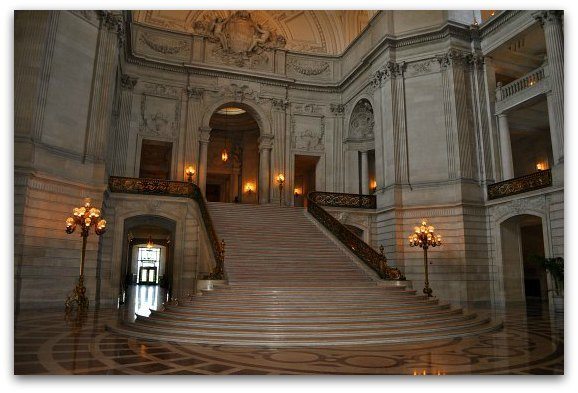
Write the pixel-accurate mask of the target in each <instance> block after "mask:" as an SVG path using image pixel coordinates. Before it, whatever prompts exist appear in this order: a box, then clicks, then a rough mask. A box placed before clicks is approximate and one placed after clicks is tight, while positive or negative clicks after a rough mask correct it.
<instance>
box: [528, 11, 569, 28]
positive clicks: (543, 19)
mask: <svg viewBox="0 0 578 393" xmlns="http://www.w3.org/2000/svg"><path fill="white" fill-rule="evenodd" d="M563 15H564V11H556V10H553V11H536V12H534V13H532V16H533V17H534V19H536V20H537V21H538V23H540V26H542V27H544V25H547V24H551V23H562V16H563Z"/></svg>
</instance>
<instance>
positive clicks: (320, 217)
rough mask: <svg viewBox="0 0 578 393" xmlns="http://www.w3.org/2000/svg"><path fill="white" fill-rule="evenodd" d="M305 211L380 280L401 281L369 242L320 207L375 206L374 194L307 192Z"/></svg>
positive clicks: (397, 271)
mask: <svg viewBox="0 0 578 393" xmlns="http://www.w3.org/2000/svg"><path fill="white" fill-rule="evenodd" d="M307 200H308V203H307V211H308V212H309V213H310V214H311V215H312V216H313V217H314V218H315V219H316V220H317V221H319V222H320V223H321V224H322V225H323V226H324V227H325V228H327V229H328V230H329V232H331V233H332V234H333V235H334V236H335V237H336V238H337V239H339V241H341V243H343V245H344V246H346V247H347V248H348V249H349V250H350V251H351V252H353V253H354V254H355V255H356V256H357V257H358V258H359V259H361V260H362V261H363V262H364V263H365V264H366V265H368V266H369V267H370V268H372V269H373V270H375V272H377V274H379V276H380V277H381V278H383V279H387V280H405V277H404V275H403V274H402V273H401V272H400V271H399V269H398V268H396V267H391V266H388V264H387V258H386V257H385V255H384V254H383V249H382V251H381V252H377V251H375V250H374V249H373V248H372V247H371V246H370V245H369V244H367V243H365V242H364V241H363V240H361V239H360V238H358V237H357V236H356V235H355V234H354V233H353V232H351V231H350V230H349V229H348V228H347V227H346V226H345V225H343V224H342V223H341V222H339V220H338V219H336V218H335V217H333V216H332V215H331V214H329V213H328V212H327V211H326V210H325V209H323V208H322V207H321V206H322V205H324V206H331V207H351V208H362V209H375V205H376V202H375V200H376V198H375V195H357V194H340V193H335V192H317V191H316V192H310V193H309V195H307Z"/></svg>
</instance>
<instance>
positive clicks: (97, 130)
mask: <svg viewBox="0 0 578 393" xmlns="http://www.w3.org/2000/svg"><path fill="white" fill-rule="evenodd" d="M98 15H99V17H100V29H99V31H98V40H97V47H96V58H95V62H94V70H93V75H92V79H93V81H92V91H91V96H90V107H89V113H88V124H87V133H86V143H85V148H84V155H83V161H84V160H86V158H87V157H92V158H93V159H95V160H97V161H102V160H104V155H105V147H106V138H107V134H108V131H109V127H110V114H111V112H112V101H113V94H112V92H113V91H114V90H113V87H114V82H115V69H116V66H117V59H118V55H117V42H118V39H117V32H118V31H119V25H120V24H121V23H122V17H121V16H120V15H117V14H114V13H112V12H110V11H101V12H99V13H98Z"/></svg>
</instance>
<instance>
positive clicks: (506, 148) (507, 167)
mask: <svg viewBox="0 0 578 393" xmlns="http://www.w3.org/2000/svg"><path fill="white" fill-rule="evenodd" d="M498 127H499V128H500V151H501V153H502V154H501V157H502V180H508V179H512V178H513V177H514V161H513V160H512V143H511V141H510V127H509V126H508V116H507V115H506V114H505V113H501V114H499V115H498Z"/></svg>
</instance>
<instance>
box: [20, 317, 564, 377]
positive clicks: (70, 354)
mask: <svg viewBox="0 0 578 393" xmlns="http://www.w3.org/2000/svg"><path fill="white" fill-rule="evenodd" d="M121 315H122V313H121V312H120V311H118V310H100V311H98V312H94V311H92V313H91V314H90V315H89V316H88V318H87V319H86V320H85V321H84V323H83V324H82V325H81V326H71V325H70V324H67V323H66V322H65V321H64V315H63V313H62V312H33V313H32V312H29V313H27V312H22V313H20V315H18V316H17V318H16V321H15V328H14V373H15V374H87V375H88V374H138V375H140V374H192V375H197V374H198V375H209V374H220V375H223V374H225V375H248V374H249V375H262V374H402V375H424V374H426V375H431V374H434V375H450V374H520V375H523V374H563V373H564V330H563V329H564V327H563V326H564V321H563V315H550V314H549V313H548V312H547V311H545V310H543V309H541V308H536V309H531V310H529V311H528V312H526V310H517V311H510V312H508V313H506V314H503V315H495V317H496V318H501V319H503V320H504V328H503V329H502V330H500V331H498V332H494V333H488V334H483V335H480V336H478V337H475V338H467V339H451V340H439V341H433V342H429V343H420V344H400V345H382V346H359V347H330V348H284V349H271V348H258V347H256V348H245V347H231V346H214V345H183V344H176V343H163V342H154V341H148V340H137V339H132V338H125V337H120V336H115V335H113V334H112V333H110V332H107V331H106V330H105V325H106V324H108V323H113V322H115V321H116V320H118V318H120V317H121Z"/></svg>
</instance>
